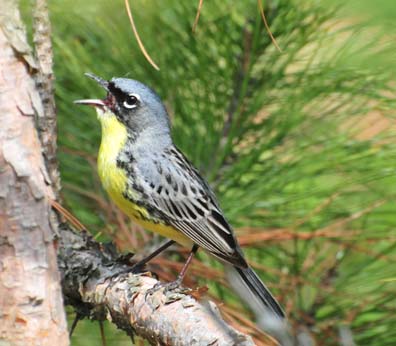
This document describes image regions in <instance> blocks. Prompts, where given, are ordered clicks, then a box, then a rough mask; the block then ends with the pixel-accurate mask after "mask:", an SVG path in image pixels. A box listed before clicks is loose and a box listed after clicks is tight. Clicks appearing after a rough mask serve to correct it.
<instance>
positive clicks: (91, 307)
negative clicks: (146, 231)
mask: <svg viewBox="0 0 396 346" xmlns="http://www.w3.org/2000/svg"><path fill="white" fill-rule="evenodd" d="M60 234H61V244H60V247H59V249H60V252H59V267H60V269H61V272H62V275H63V277H62V286H63V290H64V294H65V297H66V299H67V301H66V302H67V303H69V304H71V305H73V306H74V307H75V308H76V311H77V312H78V313H79V314H80V316H81V317H84V316H88V317H92V318H94V319H98V320H101V319H105V318H107V319H109V320H111V321H112V322H113V323H115V324H116V325H117V326H118V327H119V328H122V329H123V330H125V331H126V332H127V333H128V334H129V335H133V334H137V335H139V336H141V337H143V338H145V339H147V340H148V341H149V342H150V343H151V344H152V345H196V346H197V345H216V346H226V345H227V346H231V345H241V346H251V345H253V341H252V339H251V338H250V337H249V336H246V335H244V334H242V333H240V332H238V331H236V330H235V329H233V328H232V327H230V326H229V325H227V324H226V323H225V322H224V321H223V319H222V318H221V316H220V314H219V312H218V310H217V308H216V306H215V305H214V304H213V303H211V302H208V301H206V300H201V301H197V300H196V299H195V298H193V297H192V296H190V295H188V294H186V293H185V292H183V291H179V292H175V291H170V292H168V293H165V292H164V290H163V289H159V290H156V291H155V292H154V293H153V294H147V291H148V290H149V289H150V288H152V287H153V286H154V285H155V284H157V283H158V281H157V280H156V279H154V278H152V277H150V276H147V273H145V274H128V273H125V270H126V269H128V268H130V267H128V266H126V265H125V264H123V263H122V257H121V258H120V257H119V255H117V254H116V252H115V250H114V249H113V248H112V246H111V245H103V244H99V243H97V242H95V241H93V240H92V239H91V238H90V237H89V236H87V235H86V234H85V233H82V234H80V233H74V232H71V231H70V230H69V229H68V228H67V227H62V228H61V230H60ZM117 273H118V274H117Z"/></svg>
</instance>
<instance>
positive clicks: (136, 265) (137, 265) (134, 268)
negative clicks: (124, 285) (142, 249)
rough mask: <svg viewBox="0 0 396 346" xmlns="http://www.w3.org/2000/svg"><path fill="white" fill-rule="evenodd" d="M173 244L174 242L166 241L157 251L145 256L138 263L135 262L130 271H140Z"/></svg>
mask: <svg viewBox="0 0 396 346" xmlns="http://www.w3.org/2000/svg"><path fill="white" fill-rule="evenodd" d="M174 243H175V241H174V240H168V241H167V242H166V243H164V244H162V245H161V246H160V247H159V248H158V249H156V250H154V251H153V252H152V253H151V254H150V255H148V256H146V257H145V258H143V259H141V260H140V261H139V262H136V263H135V264H134V265H133V266H132V268H131V271H132V272H134V271H137V269H141V268H142V267H143V266H144V265H145V264H146V263H148V262H149V261H151V260H152V259H153V258H154V257H156V256H158V255H159V254H160V253H161V252H162V251H164V250H166V249H167V248H168V247H169V246H171V245H173V244H174Z"/></svg>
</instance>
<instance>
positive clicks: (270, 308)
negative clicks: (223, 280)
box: [230, 267, 285, 320]
mask: <svg viewBox="0 0 396 346" xmlns="http://www.w3.org/2000/svg"><path fill="white" fill-rule="evenodd" d="M233 269H235V271H236V272H237V273H238V274H239V278H238V276H237V275H231V277H230V280H231V281H233V282H231V284H232V285H233V286H234V288H235V290H236V291H237V293H238V294H239V295H240V296H241V298H243V299H244V300H245V302H246V303H247V304H248V305H249V306H250V307H251V308H252V310H254V312H255V313H256V315H260V314H261V312H263V314H267V315H268V314H272V315H275V316H277V317H278V318H280V319H281V320H283V319H284V318H285V313H284V312H283V310H282V308H281V307H280V305H279V303H278V302H277V301H276V299H275V298H274V297H273V295H272V294H271V293H270V291H269V290H268V288H267V287H266V286H265V285H264V283H263V282H262V281H261V280H260V278H259V277H258V276H257V274H256V273H255V272H254V271H253V269H252V268H250V267H247V268H238V267H233ZM234 273H235V272H234ZM238 279H239V280H238ZM260 311H261V312H260Z"/></svg>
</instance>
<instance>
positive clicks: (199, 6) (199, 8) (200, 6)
mask: <svg viewBox="0 0 396 346" xmlns="http://www.w3.org/2000/svg"><path fill="white" fill-rule="evenodd" d="M202 5H203V0H199V3H198V9H197V15H196V16H195V20H194V24H193V27H192V32H193V33H195V29H196V28H197V24H198V21H199V16H200V15H201V10H202Z"/></svg>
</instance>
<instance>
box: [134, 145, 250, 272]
mask: <svg viewBox="0 0 396 346" xmlns="http://www.w3.org/2000/svg"><path fill="white" fill-rule="evenodd" d="M164 154H165V155H161V156H159V157H158V158H157V159H156V161H155V162H154V167H155V168H156V169H152V167H147V163H146V166H144V167H143V168H142V169H141V170H140V172H139V174H138V176H143V177H144V183H145V186H144V190H145V192H146V193H147V196H148V197H149V200H150V202H151V203H150V204H151V205H150V207H151V208H154V209H155V211H156V214H158V215H160V216H161V219H162V220H164V221H165V222H167V223H168V224H169V225H172V226H173V227H175V228H177V229H178V230H179V231H181V232H182V233H184V234H185V235H186V236H187V237H189V238H190V239H192V240H193V241H194V242H195V243H196V244H197V245H199V246H200V247H202V248H204V249H206V250H207V251H209V252H211V253H213V254H214V255H215V256H217V257H220V258H222V259H224V260H226V261H228V262H231V263H233V264H235V265H239V266H244V265H245V262H244V259H243V257H242V255H241V253H240V251H239V247H238V244H237V242H236V239H235V237H234V235H233V232H232V229H231V227H230V225H229V224H228V222H227V221H226V219H225V218H224V216H223V213H222V211H221V210H220V208H219V205H218V203H217V201H216V197H215V195H214V193H213V191H212V190H211V189H210V187H209V185H208V184H207V183H206V181H205V180H204V179H203V178H202V177H201V176H200V174H199V173H198V171H197V170H196V169H195V168H194V167H193V166H192V164H191V163H190V162H189V161H188V160H187V159H186V157H185V156H184V155H183V154H182V153H181V152H180V151H179V150H178V149H177V148H175V147H172V148H170V149H168V150H167V151H166V152H165V153H164ZM153 171H154V172H155V174H153Z"/></svg>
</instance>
